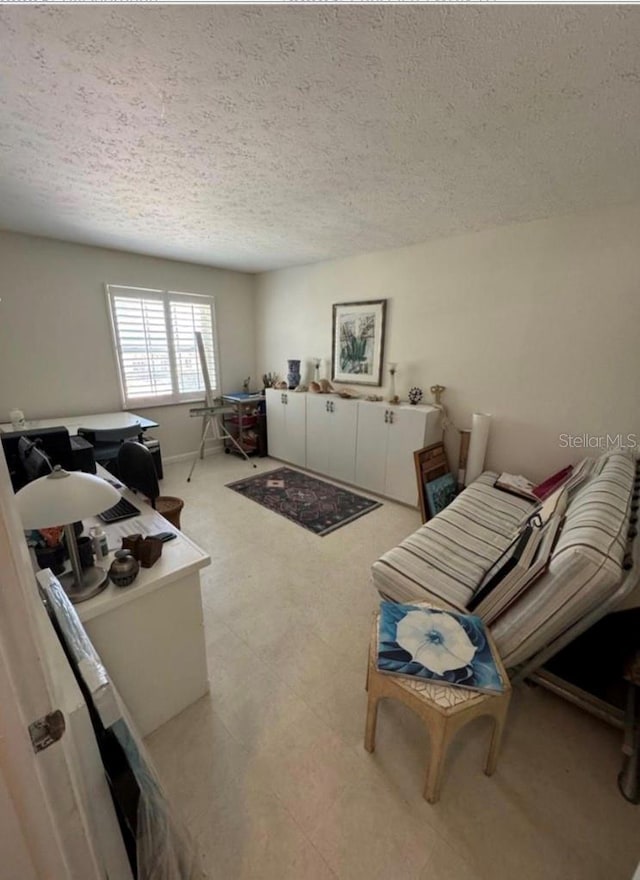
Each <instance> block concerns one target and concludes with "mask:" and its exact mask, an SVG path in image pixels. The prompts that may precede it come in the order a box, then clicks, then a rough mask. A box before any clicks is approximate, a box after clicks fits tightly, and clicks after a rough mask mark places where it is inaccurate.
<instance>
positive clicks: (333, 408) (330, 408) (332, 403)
mask: <svg viewBox="0 0 640 880" xmlns="http://www.w3.org/2000/svg"><path fill="white" fill-rule="evenodd" d="M329 412H335V404H334V402H333V401H332V400H330V401H329Z"/></svg>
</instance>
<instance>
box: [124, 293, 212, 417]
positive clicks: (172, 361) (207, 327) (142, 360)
mask: <svg viewBox="0 0 640 880" xmlns="http://www.w3.org/2000/svg"><path fill="white" fill-rule="evenodd" d="M107 299H108V301H109V310H110V312H111V325H112V329H113V339H114V345H115V349H116V356H117V362H118V370H119V373H120V386H121V390H122V402H123V404H124V406H143V405H151V404H154V405H156V406H157V405H162V404H166V403H182V402H186V401H193V400H202V398H203V397H204V394H205V390H206V389H205V384H204V378H203V376H202V370H201V367H200V359H199V356H198V345H197V341H196V335H195V334H196V332H200V333H201V334H202V342H203V347H204V351H205V355H206V360H207V368H208V372H209V383H210V386H211V391H212V392H214V393H215V392H216V391H217V389H218V366H217V363H218V357H217V352H218V344H217V338H216V326H215V313H214V302H213V297H212V296H199V295H197V294H191V293H174V291H172V290H146V289H144V288H139V287H138V288H136V287H119V286H117V285H113V284H108V285H107Z"/></svg>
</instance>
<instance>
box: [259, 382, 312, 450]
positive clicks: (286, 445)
mask: <svg viewBox="0 0 640 880" xmlns="http://www.w3.org/2000/svg"><path fill="white" fill-rule="evenodd" d="M306 397H307V395H306V394H299V393H298V394H296V393H295V392H293V391H278V390H277V389H275V388H267V393H266V401H267V438H268V444H269V455H271V456H273V458H280V459H282V461H288V462H291V464H297V465H298V466H299V467H304V466H305V462H306V449H305V446H306V442H305V439H306V406H305V398H306Z"/></svg>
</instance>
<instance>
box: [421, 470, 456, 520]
mask: <svg viewBox="0 0 640 880" xmlns="http://www.w3.org/2000/svg"><path fill="white" fill-rule="evenodd" d="M425 489H426V492H427V507H428V509H429V516H432V517H433V516H437V515H438V514H439V513H440V511H441V510H444V509H445V507H446V506H447V505H448V504H451V502H452V501H453V499H454V498H455V497H456V490H457V486H456V478H455V477H454V475H453V474H452V473H451V471H449V473H446V474H443V475H442V476H441V477H436V478H435V480H429V481H428V482H427V483H426V484H425Z"/></svg>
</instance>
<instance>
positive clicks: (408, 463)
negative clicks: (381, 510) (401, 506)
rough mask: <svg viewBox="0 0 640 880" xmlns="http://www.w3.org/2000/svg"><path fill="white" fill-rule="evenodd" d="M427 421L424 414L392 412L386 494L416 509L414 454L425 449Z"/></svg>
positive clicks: (407, 409) (401, 411)
mask: <svg viewBox="0 0 640 880" xmlns="http://www.w3.org/2000/svg"><path fill="white" fill-rule="evenodd" d="M426 420H427V417H426V413H425V412H424V411H423V410H413V409H409V408H408V407H407V408H406V409H405V408H400V407H391V409H390V424H389V441H388V444H387V469H386V484H385V492H384V494H385V495H388V496H389V498H395V499H397V500H398V501H402V502H404V503H405V504H411V505H414V506H415V505H417V503H418V485H417V482H416V471H415V465H414V461H413V453H414V452H415V450H416V449H422V447H423V446H424V438H425V433H426Z"/></svg>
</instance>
